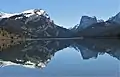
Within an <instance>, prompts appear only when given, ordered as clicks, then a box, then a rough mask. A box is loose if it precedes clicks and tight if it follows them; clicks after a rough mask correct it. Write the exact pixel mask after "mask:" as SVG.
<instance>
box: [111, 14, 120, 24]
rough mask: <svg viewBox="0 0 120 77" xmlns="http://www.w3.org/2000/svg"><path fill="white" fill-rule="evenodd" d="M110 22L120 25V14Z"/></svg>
mask: <svg viewBox="0 0 120 77" xmlns="http://www.w3.org/2000/svg"><path fill="white" fill-rule="evenodd" d="M109 20H110V21H113V22H116V23H118V24H120V12H119V13H118V14H116V15H115V16H113V17H111V18H109Z"/></svg>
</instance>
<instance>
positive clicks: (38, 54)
mask: <svg viewBox="0 0 120 77" xmlns="http://www.w3.org/2000/svg"><path fill="white" fill-rule="evenodd" d="M119 44H120V43H119V40H107V41H106V39H101V40H98V39H96V40H95V39H87V40H81V41H80V40H69V41H66V40H64V41H54V40H53V41H29V42H26V43H24V44H20V45H16V46H14V47H10V48H8V49H5V50H3V51H2V52H0V60H1V62H0V63H1V68H0V77H120V49H119V48H120V47H119V46H120V45H119ZM28 61H29V63H30V62H31V64H27V62H28ZM40 63H43V64H41V65H40ZM34 64H35V65H34Z"/></svg>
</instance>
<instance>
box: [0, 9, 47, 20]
mask: <svg viewBox="0 0 120 77" xmlns="http://www.w3.org/2000/svg"><path fill="white" fill-rule="evenodd" d="M21 14H23V15H24V16H25V17H31V16H35V15H36V16H41V15H43V16H45V17H47V18H49V15H48V14H47V13H46V11H44V10H42V9H30V10H26V11H24V12H21V13H13V14H9V13H4V12H0V19H2V18H9V17H12V16H15V15H21ZM19 18H20V17H19ZM16 19H18V18H16Z"/></svg>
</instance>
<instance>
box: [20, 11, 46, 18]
mask: <svg viewBox="0 0 120 77" xmlns="http://www.w3.org/2000/svg"><path fill="white" fill-rule="evenodd" d="M22 13H23V14H27V15H26V16H27V17H29V16H31V15H34V14H35V15H44V16H46V17H48V14H47V13H46V11H45V10H42V9H30V10H26V11H24V12H22Z"/></svg>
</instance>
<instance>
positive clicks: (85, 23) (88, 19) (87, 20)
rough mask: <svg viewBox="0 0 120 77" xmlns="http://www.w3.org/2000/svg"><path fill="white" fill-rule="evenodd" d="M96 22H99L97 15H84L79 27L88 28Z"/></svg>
mask: <svg viewBox="0 0 120 77" xmlns="http://www.w3.org/2000/svg"><path fill="white" fill-rule="evenodd" d="M94 23H97V18H96V17H95V16H93V17H89V16H82V17H81V21H80V25H79V29H81V28H86V27H88V26H90V25H92V24H94Z"/></svg>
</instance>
